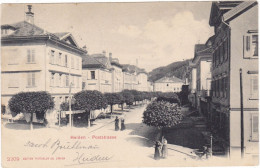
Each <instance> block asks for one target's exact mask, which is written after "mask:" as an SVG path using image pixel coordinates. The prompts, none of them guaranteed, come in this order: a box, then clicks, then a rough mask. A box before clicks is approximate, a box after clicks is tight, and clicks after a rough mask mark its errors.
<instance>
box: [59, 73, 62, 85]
mask: <svg viewBox="0 0 260 168" xmlns="http://www.w3.org/2000/svg"><path fill="white" fill-rule="evenodd" d="M59 87H62V74H59Z"/></svg>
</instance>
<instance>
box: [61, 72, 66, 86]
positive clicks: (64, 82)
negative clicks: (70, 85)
mask: <svg viewBox="0 0 260 168" xmlns="http://www.w3.org/2000/svg"><path fill="white" fill-rule="evenodd" d="M62 87H66V75H65V74H62Z"/></svg>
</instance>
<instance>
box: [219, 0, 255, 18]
mask: <svg viewBox="0 0 260 168" xmlns="http://www.w3.org/2000/svg"><path fill="white" fill-rule="evenodd" d="M255 5H257V1H245V2H243V3H241V4H239V5H237V6H236V7H234V8H233V9H232V10H230V11H228V12H226V13H225V14H224V15H223V18H224V21H226V22H229V21H231V20H233V19H234V18H236V17H238V16H239V15H241V14H242V13H244V12H245V11H246V10H248V9H250V8H251V7H253V6H255Z"/></svg>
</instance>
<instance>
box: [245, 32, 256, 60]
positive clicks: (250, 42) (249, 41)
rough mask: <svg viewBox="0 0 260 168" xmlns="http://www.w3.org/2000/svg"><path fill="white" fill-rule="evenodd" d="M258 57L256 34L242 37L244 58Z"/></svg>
mask: <svg viewBox="0 0 260 168" xmlns="http://www.w3.org/2000/svg"><path fill="white" fill-rule="evenodd" d="M251 57H258V34H256V33H255V32H254V33H251V32H250V31H249V33H248V34H247V35H245V36H244V58H251Z"/></svg>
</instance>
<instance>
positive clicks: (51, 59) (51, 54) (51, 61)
mask: <svg viewBox="0 0 260 168" xmlns="http://www.w3.org/2000/svg"><path fill="white" fill-rule="evenodd" d="M54 55H55V51H53V50H51V53H50V64H54V59H55V58H54Z"/></svg>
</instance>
